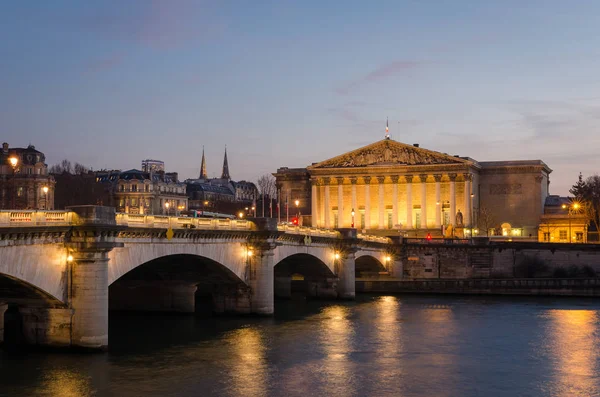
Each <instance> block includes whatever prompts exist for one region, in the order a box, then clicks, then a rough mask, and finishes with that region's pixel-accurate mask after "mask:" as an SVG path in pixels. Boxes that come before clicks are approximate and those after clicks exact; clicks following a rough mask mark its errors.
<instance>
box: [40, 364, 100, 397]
mask: <svg viewBox="0 0 600 397" xmlns="http://www.w3.org/2000/svg"><path fill="white" fill-rule="evenodd" d="M40 392H41V393H39V394H38V395H42V396H52V397H82V396H91V395H93V394H95V391H94V389H93V388H92V385H91V382H90V377H89V376H84V375H83V374H82V373H81V372H79V371H76V370H73V369H64V368H60V369H51V370H49V371H48V372H47V373H46V375H45V376H44V377H43V381H42V387H41V388H40Z"/></svg>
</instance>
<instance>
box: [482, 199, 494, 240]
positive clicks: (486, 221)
mask: <svg viewBox="0 0 600 397" xmlns="http://www.w3.org/2000/svg"><path fill="white" fill-rule="evenodd" d="M495 225H496V218H495V216H494V213H493V212H492V211H491V210H490V209H489V208H487V207H483V206H482V207H481V208H479V210H478V211H477V226H478V227H479V228H480V229H484V230H485V235H486V236H489V235H490V229H491V228H492V227H494V226H495Z"/></svg>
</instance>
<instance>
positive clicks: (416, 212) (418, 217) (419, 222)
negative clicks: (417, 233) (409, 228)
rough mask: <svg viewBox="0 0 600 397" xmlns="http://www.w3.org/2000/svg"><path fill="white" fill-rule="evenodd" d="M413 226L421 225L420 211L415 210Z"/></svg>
mask: <svg viewBox="0 0 600 397" xmlns="http://www.w3.org/2000/svg"><path fill="white" fill-rule="evenodd" d="M415 226H416V227H420V226H421V211H415Z"/></svg>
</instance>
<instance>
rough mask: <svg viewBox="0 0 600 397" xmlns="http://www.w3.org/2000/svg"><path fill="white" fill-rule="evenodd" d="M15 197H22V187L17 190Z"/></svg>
mask: <svg viewBox="0 0 600 397" xmlns="http://www.w3.org/2000/svg"><path fill="white" fill-rule="evenodd" d="M17 197H23V186H19V187H18V188H17Z"/></svg>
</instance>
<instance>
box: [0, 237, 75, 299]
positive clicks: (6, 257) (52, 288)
mask: <svg viewBox="0 0 600 397" xmlns="http://www.w3.org/2000/svg"><path fill="white" fill-rule="evenodd" d="M0 278H2V280H1V281H0V302H2V301H7V300H8V299H7V298H9V296H6V297H3V296H2V295H8V292H9V291H10V288H4V286H8V285H10V286H11V287H14V288H15V293H11V297H10V298H11V299H12V300H15V299H19V298H18V296H19V295H22V296H23V299H31V298H35V299H36V300H41V301H43V302H45V303H50V304H51V305H53V306H57V305H64V303H65V301H66V294H65V290H66V288H65V286H66V285H67V249H66V248H65V247H64V246H63V245H62V244H61V245H58V244H36V245H25V244H23V245H14V246H8V247H7V246H5V247H2V256H1V257H0Z"/></svg>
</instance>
